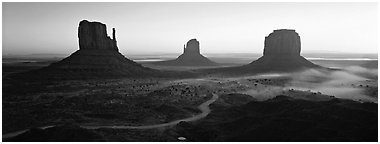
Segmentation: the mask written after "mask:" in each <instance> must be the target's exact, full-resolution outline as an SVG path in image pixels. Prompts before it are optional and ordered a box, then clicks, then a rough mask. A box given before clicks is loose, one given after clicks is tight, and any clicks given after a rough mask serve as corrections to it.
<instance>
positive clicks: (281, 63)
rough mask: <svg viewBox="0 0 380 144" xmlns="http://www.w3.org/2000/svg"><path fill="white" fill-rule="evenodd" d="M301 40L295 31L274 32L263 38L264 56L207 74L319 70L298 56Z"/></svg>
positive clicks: (211, 70)
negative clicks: (245, 63) (248, 62)
mask: <svg viewBox="0 0 380 144" xmlns="http://www.w3.org/2000/svg"><path fill="white" fill-rule="evenodd" d="M300 53H301V40H300V36H299V35H298V33H297V32H296V31H295V30H289V29H279V30H274V31H273V32H272V33H271V34H269V35H268V36H267V37H265V44H264V53H263V54H264V55H263V56H262V57H260V58H259V59H257V60H255V61H253V62H251V63H250V64H247V65H243V66H238V67H230V68H221V69H210V70H209V71H208V72H225V73H231V74H243V73H245V74H254V73H266V72H291V71H299V70H302V69H306V68H321V67H320V66H318V65H315V64H313V63H312V62H310V61H308V60H306V59H305V58H304V57H302V56H301V55H300Z"/></svg>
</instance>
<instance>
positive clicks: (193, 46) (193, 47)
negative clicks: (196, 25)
mask: <svg viewBox="0 0 380 144" xmlns="http://www.w3.org/2000/svg"><path fill="white" fill-rule="evenodd" d="M183 49H184V50H183V53H184V54H194V53H195V54H200V52H199V41H197V39H191V40H189V41H188V42H187V43H186V47H184V48H183Z"/></svg>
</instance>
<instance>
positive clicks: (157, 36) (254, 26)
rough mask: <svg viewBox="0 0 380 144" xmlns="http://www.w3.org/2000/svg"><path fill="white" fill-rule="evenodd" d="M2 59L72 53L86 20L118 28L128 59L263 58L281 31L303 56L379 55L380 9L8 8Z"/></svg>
mask: <svg viewBox="0 0 380 144" xmlns="http://www.w3.org/2000/svg"><path fill="white" fill-rule="evenodd" d="M2 12H3V15H2V17H3V34H2V37H3V38H2V47H3V48H2V52H3V55H7V54H15V55H19V54H21V55H22V54H38V53H54V54H70V53H72V52H74V51H76V50H77V49H79V45H78V37H77V31H78V24H79V22H80V21H81V20H83V19H87V20H89V21H99V22H102V23H104V24H106V25H107V31H108V34H109V35H111V29H112V28H116V37H117V41H118V46H119V49H120V52H121V53H123V54H159V53H181V52H182V51H183V45H184V44H185V43H186V42H187V41H188V40H190V39H192V38H196V39H198V40H199V41H200V46H201V52H202V53H262V51H263V48H264V39H265V36H267V35H269V34H270V33H271V32H272V31H273V30H274V29H295V30H296V32H298V33H299V35H300V37H301V46H302V47H301V51H302V52H348V53H377V47H378V45H377V44H378V42H377V39H378V35H377V32H378V31H377V29H378V27H377V25H378V23H377V18H378V17H377V4H376V3H374V2H372V3H369V2H366V3H275V2H272V3H258V2H251V3H186V2H182V3H162V2H161V3H131V2H129V3H128V2H125V3H57V2H55V3H20V2H18V3H7V2H3V3H2Z"/></svg>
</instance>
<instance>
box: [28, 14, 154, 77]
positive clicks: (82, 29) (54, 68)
mask: <svg viewBox="0 0 380 144" xmlns="http://www.w3.org/2000/svg"><path fill="white" fill-rule="evenodd" d="M112 30H113V34H112V38H110V37H109V36H108V35H107V27H106V25H105V24H102V23H100V22H89V21H87V20H83V21H81V22H80V23H79V27H78V38H79V50H77V51H76V52H74V53H73V54H71V55H70V56H69V57H66V58H64V59H63V60H61V61H59V62H56V63H53V64H51V65H49V66H48V67H45V68H42V69H39V70H37V71H34V72H33V74H38V75H41V76H43V77H48V78H52V79H83V78H84V79H86V78H114V77H146V76H159V75H161V74H162V73H161V72H160V71H158V70H154V69H150V68H146V67H143V66H141V65H140V64H138V63H135V62H133V61H131V60H129V59H127V58H125V57H124V56H123V55H122V54H121V53H119V49H118V47H117V42H116V30H115V28H113V29H112Z"/></svg>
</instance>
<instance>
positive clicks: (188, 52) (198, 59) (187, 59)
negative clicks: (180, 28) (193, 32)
mask: <svg viewBox="0 0 380 144" xmlns="http://www.w3.org/2000/svg"><path fill="white" fill-rule="evenodd" d="M153 64H156V65H167V66H215V65H217V63H215V62H213V61H211V60H209V59H208V58H206V57H204V56H203V55H201V53H200V50H199V41H197V40H196V39H191V40H189V41H188V42H187V43H186V45H184V47H183V54H181V55H180V56H179V57H178V58H177V59H174V60H168V61H161V62H155V63H153Z"/></svg>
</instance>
